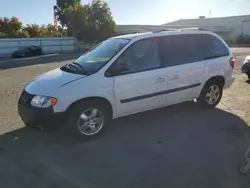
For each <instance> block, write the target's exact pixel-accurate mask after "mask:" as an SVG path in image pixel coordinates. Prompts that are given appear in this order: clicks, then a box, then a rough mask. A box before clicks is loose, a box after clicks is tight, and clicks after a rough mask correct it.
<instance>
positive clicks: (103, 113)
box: [18, 29, 235, 139]
mask: <svg viewBox="0 0 250 188" xmlns="http://www.w3.org/2000/svg"><path fill="white" fill-rule="evenodd" d="M234 67H235V60H234V58H233V55H232V53H231V52H230V50H229V48H228V46H227V45H226V43H225V42H224V41H223V40H222V39H221V38H220V37H219V36H217V35H216V34H214V33H212V32H209V31H202V30H194V29H192V30H191V29H190V30H176V31H159V32H152V33H142V34H132V35H123V36H118V37H113V38H110V39H108V40H106V41H103V42H101V43H100V44H98V45H97V46H95V47H94V48H93V49H91V50H89V51H88V52H87V53H85V54H83V55H82V56H81V57H80V58H78V59H77V60H76V61H75V62H73V63H72V64H67V65H65V66H63V67H61V68H58V69H55V70H52V71H50V72H47V73H45V74H43V75H41V76H39V77H38V78H35V79H34V80H31V81H30V82H29V83H28V84H27V85H26V86H25V88H24V90H23V92H22V94H21V97H20V99H19V102H18V111H19V114H20V116H21V118H22V120H23V122H24V123H25V124H26V125H27V126H28V127H37V126H39V127H46V128H48V127H52V126H54V125H56V124H57V123H56V122H57V121H58V120H62V119H64V118H65V117H67V119H68V121H69V123H68V126H71V127H72V128H75V130H76V131H77V133H79V135H80V136H81V137H82V138H84V139H90V138H92V137H95V136H97V135H100V134H101V133H102V131H103V129H104V127H105V126H106V124H107V123H108V122H109V120H110V119H114V118H118V117H121V116H126V115H129V114H134V113H137V112H142V111H146V110H150V109H155V108H159V107H163V106H168V105H172V104H176V103H181V102H184V101H188V100H193V99H196V101H197V103H198V104H199V105H200V106H202V107H203V108H212V107H215V106H216V105H217V104H218V103H219V101H220V99H221V97H222V92H223V89H226V88H228V87H230V86H231V85H232V83H233V81H234V77H233V76H232V72H233V69H234Z"/></svg>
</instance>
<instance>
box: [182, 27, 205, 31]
mask: <svg viewBox="0 0 250 188" xmlns="http://www.w3.org/2000/svg"><path fill="white" fill-rule="evenodd" d="M188 30H200V31H204V29H202V28H200V27H190V28H182V29H179V31H188Z"/></svg>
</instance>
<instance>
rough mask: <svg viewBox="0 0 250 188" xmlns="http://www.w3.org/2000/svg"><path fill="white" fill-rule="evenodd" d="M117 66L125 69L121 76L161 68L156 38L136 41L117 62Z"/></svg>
mask: <svg viewBox="0 0 250 188" xmlns="http://www.w3.org/2000/svg"><path fill="white" fill-rule="evenodd" d="M115 64H116V65H115V66H119V67H125V68H124V70H123V71H121V72H120V73H121V74H127V73H136V72H141V71H146V70H150V69H155V68H159V67H160V66H161V64H160V60H159V56H158V50H157V45H156V40H155V39H154V38H149V39H143V40H139V41H136V42H135V43H133V44H132V45H131V46H129V47H128V49H126V50H125V51H124V52H123V54H122V55H121V56H120V57H119V58H118V59H117V60H116V62H115ZM121 64H122V65H121Z"/></svg>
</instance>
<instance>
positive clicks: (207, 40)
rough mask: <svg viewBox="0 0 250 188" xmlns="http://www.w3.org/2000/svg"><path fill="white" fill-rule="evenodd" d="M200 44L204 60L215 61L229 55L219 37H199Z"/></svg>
mask: <svg viewBox="0 0 250 188" xmlns="http://www.w3.org/2000/svg"><path fill="white" fill-rule="evenodd" d="M197 37H198V39H199V40H198V43H199V46H200V47H201V49H202V54H203V57H204V58H203V59H204V60H207V59H213V58H217V57H223V56H227V55H229V51H228V49H227V47H226V46H225V45H224V44H223V43H222V42H221V40H219V39H218V38H217V37H214V36H212V35H205V34H203V35H198V36H197Z"/></svg>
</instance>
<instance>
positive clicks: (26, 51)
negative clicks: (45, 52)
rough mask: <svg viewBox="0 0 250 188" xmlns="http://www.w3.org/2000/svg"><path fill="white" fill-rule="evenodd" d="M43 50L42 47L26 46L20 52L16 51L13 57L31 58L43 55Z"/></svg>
mask: <svg viewBox="0 0 250 188" xmlns="http://www.w3.org/2000/svg"><path fill="white" fill-rule="evenodd" d="M41 54H42V48H41V47H40V46H24V47H21V48H20V49H19V50H16V51H14V52H13V53H12V54H11V56H12V57H29V56H35V55H41Z"/></svg>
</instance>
